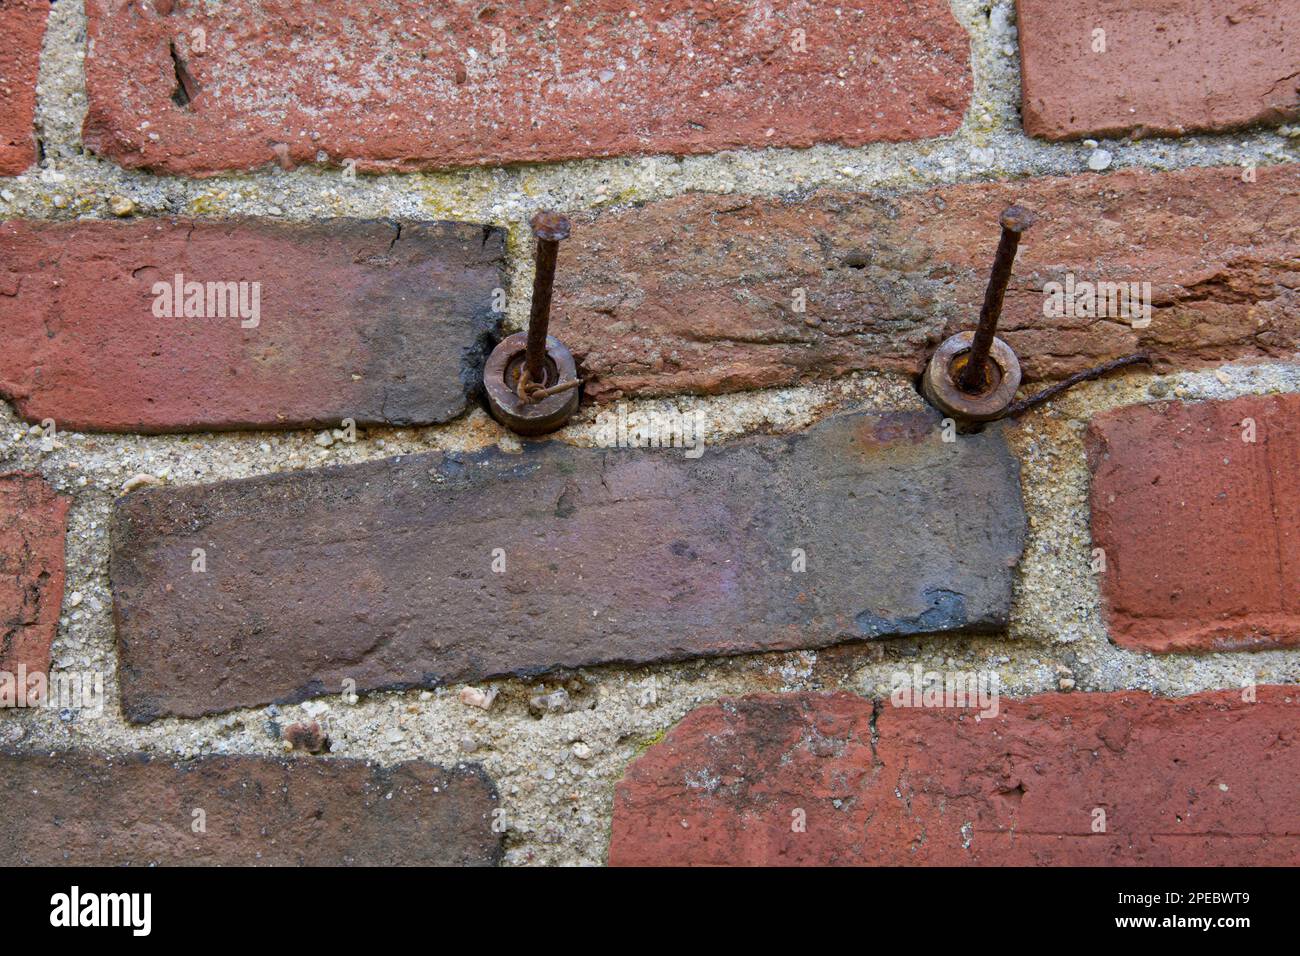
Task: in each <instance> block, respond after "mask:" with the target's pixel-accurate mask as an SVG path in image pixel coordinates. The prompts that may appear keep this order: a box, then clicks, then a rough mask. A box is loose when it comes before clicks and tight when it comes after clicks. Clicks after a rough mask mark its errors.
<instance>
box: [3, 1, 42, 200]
mask: <svg viewBox="0 0 1300 956" xmlns="http://www.w3.org/2000/svg"><path fill="white" fill-rule="evenodd" d="M49 15H50V4H49V0H0V33H3V34H4V37H5V39H4V42H3V43H0V176H13V175H16V174H18V173H21V172H22V171H23V170H24V169H26V168H27V167H28V166H30V165H31V164H32V163H34V162H36V133H35V131H34V130H33V128H32V123H33V120H34V119H35V117H36V71H37V68H38V67H39V65H40V60H41V41H42V40H44V39H45V21H46V19H47V18H48V17H49Z"/></svg>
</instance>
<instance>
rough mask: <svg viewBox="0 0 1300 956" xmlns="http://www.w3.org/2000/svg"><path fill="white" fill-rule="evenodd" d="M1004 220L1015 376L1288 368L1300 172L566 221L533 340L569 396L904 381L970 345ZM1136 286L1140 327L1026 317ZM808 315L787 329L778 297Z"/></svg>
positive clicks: (954, 189)
mask: <svg viewBox="0 0 1300 956" xmlns="http://www.w3.org/2000/svg"><path fill="white" fill-rule="evenodd" d="M1013 202H1018V203H1021V204H1023V205H1026V206H1028V207H1030V208H1031V209H1034V210H1036V211H1037V212H1038V213H1039V214H1040V215H1041V217H1042V218H1041V221H1040V222H1039V224H1038V225H1037V226H1035V227H1034V229H1033V230H1031V231H1030V232H1029V233H1027V234H1026V236H1025V238H1024V239H1023V241H1022V243H1021V247H1020V254H1019V256H1018V257H1017V259H1016V266H1015V274H1014V275H1013V277H1012V281H1011V287H1010V289H1009V291H1008V292H1007V298H1006V311H1005V313H1004V318H1003V322H1002V330H1003V331H1001V332H1000V333H999V334H1000V335H1002V336H1003V337H1004V338H1005V339H1006V340H1007V341H1008V342H1009V343H1010V344H1011V345H1012V347H1013V348H1015V349H1016V351H1017V352H1018V354H1019V356H1020V360H1021V363H1022V364H1023V366H1024V367H1025V372H1026V376H1027V377H1028V378H1029V379H1030V380H1032V379H1035V378H1038V379H1042V378H1058V377H1063V376H1066V375H1069V374H1072V373H1074V372H1077V371H1080V370H1081V369H1085V368H1089V367H1091V366H1092V365H1095V364H1097V363H1098V362H1100V361H1103V360H1105V359H1110V358H1115V357H1118V356H1120V355H1125V354H1128V353H1130V352H1133V351H1135V350H1137V349H1138V348H1144V349H1146V350H1148V351H1150V352H1151V353H1152V355H1153V356H1154V357H1155V359H1156V362H1157V367H1158V368H1161V369H1168V368H1172V367H1182V366H1188V365H1195V364H1200V363H1206V362H1210V363H1215V364H1219V363H1221V362H1222V361H1224V360H1226V359H1235V358H1260V357H1268V358H1282V359H1292V358H1294V357H1295V356H1296V353H1297V350H1298V349H1300V292H1297V288H1298V287H1300V281H1298V275H1300V273H1298V272H1297V267H1296V262H1297V260H1300V165H1297V164H1290V165H1285V166H1276V167H1261V168H1260V169H1259V170H1258V171H1257V177H1256V181H1255V182H1253V183H1248V182H1243V181H1242V170H1241V169H1239V168H1223V169H1189V170H1182V171H1178V172H1168V173H1152V172H1146V171H1140V170H1129V171H1122V172H1117V173H1114V174H1111V175H1107V176H1096V175H1092V174H1088V175H1082V176H1073V177H1048V178H1040V179H1029V180H1023V181H1019V182H1010V183H1006V182H1003V183H976V184H969V185H961V186H949V187H942V188H937V189H928V190H923V191H919V192H914V193H906V194H902V195H896V196H888V195H881V194H852V193H835V192H817V193H813V194H812V195H811V196H807V197H789V198H787V199H768V198H759V197H753V196H749V197H746V196H708V195H702V194H688V195H683V196H678V197H676V198H673V199H668V200H664V201H662V202H655V203H650V204H647V205H645V206H640V207H635V208H619V209H615V210H610V211H608V212H603V213H600V214H596V215H592V214H588V215H586V216H585V217H583V216H580V217H576V219H575V224H574V232H573V238H572V239H570V240H569V241H568V243H566V244H565V246H564V247H563V251H562V252H561V254H560V270H559V275H558V278H557V284H556V312H555V319H554V322H553V327H552V330H553V331H554V333H555V334H556V335H557V336H559V337H560V338H562V339H563V340H564V341H565V342H566V344H568V345H569V346H570V348H572V349H573V351H574V352H575V353H577V354H579V355H580V356H584V358H583V366H584V368H585V369H586V372H587V373H588V374H589V376H590V379H589V382H588V384H587V386H586V392H587V394H588V395H591V396H594V397H595V398H596V399H597V400H601V401H609V400H613V399H615V398H618V397H619V396H620V395H667V394H671V393H675V392H694V393H705V394H713V393H719V392H728V391H736V390H740V389H750V388H764V387H771V386H779V385H790V384H794V383H798V382H804V381H810V380H815V379H825V378H832V377H835V376H841V375H845V374H847V373H849V372H853V371H857V370H864V369H879V370H888V371H901V372H907V373H911V374H917V373H919V372H920V370H921V369H922V368H923V366H924V363H925V361H926V359H927V358H928V356H929V354H930V352H931V351H933V349H934V348H935V346H936V345H937V344H938V343H939V342H940V341H942V339H943V338H945V337H946V336H948V335H950V334H952V333H953V332H955V331H958V330H959V329H962V328H973V327H974V324H975V321H976V319H977V317H978V315H979V308H980V302H981V300H982V297H983V294H984V286H985V283H986V282H987V280H988V270H989V265H990V263H991V262H992V258H993V250H994V248H995V247H996V245H997V236H998V227H997V221H998V214H999V213H1000V212H1001V211H1002V209H1003V208H1005V207H1006V206H1008V205H1010V204H1011V203H1013ZM1069 272H1073V273H1074V275H1075V277H1076V279H1077V280H1078V281H1079V282H1083V281H1089V282H1095V281H1097V280H1102V281H1108V282H1149V283H1150V284H1151V297H1152V306H1153V308H1152V315H1151V324H1150V326H1148V327H1147V328H1145V329H1137V328H1134V327H1133V326H1132V325H1131V324H1130V323H1129V322H1128V321H1126V320H1124V319H1115V318H1091V317H1088V318H1085V317H1082V316H1079V317H1069V318H1065V317H1059V318H1058V317H1051V318H1048V317H1045V316H1044V311H1043V302H1044V296H1043V287H1044V285H1045V284H1046V283H1048V282H1054V281H1055V282H1062V283H1063V282H1064V281H1065V279H1066V275H1067V273H1069ZM799 289H802V290H804V294H805V296H806V300H807V311H806V312H804V313H799V312H795V311H794V304H795V299H794V297H795V295H796V290H799Z"/></svg>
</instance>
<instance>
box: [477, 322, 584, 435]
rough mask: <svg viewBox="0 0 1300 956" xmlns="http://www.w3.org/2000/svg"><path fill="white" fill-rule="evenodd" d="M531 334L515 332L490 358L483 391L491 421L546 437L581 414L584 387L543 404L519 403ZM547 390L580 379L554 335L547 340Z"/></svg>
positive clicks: (575, 368)
mask: <svg viewBox="0 0 1300 956" xmlns="http://www.w3.org/2000/svg"><path fill="white" fill-rule="evenodd" d="M527 348H528V333H527V332H516V333H515V334H514V335H511V336H508V337H506V338H504V339H502V340H501V342H500V343H499V344H498V345H497V347H496V348H494V349H493V350H492V354H491V355H489V356H488V360H487V365H485V366H484V368H483V388H484V391H485V392H486V393H487V402H488V408H489V410H491V412H492V417H493V418H495V419H496V420H497V421H499V422H500V423H501V424H502V425H505V426H506V428H509V429H510V430H511V431H514V432H518V433H519V434H521V435H545V434H546V433H547V432H553V431H555V430H556V429H557V428H561V427H563V425H564V423H565V422H567V421H568V420H569V419H570V418H572V417H573V413H574V412H576V411H577V410H578V398H579V392H580V391H581V386H575V387H574V388H571V389H569V390H568V391H564V392H559V393H557V394H555V395H548V396H546V397H545V398H543V399H542V400H541V401H537V402H533V403H531V404H526V403H524V402H522V401H520V399H519V394H518V392H517V391H516V389H517V388H518V387H519V373H520V372H521V371H522V370H523V367H524V352H525V351H526V349H527ZM545 371H546V381H544V382H543V383H542V385H543V386H545V387H546V388H552V387H554V386H556V385H559V384H560V383H561V382H572V381H574V380H576V379H577V377H578V366H577V363H575V362H574V361H573V355H572V354H571V353H570V352H569V350H568V349H567V348H565V346H564V343H563V342H561V341H560V340H559V339H557V338H556V337H555V336H553V335H548V336H547V337H546V370H545Z"/></svg>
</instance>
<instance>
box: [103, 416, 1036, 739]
mask: <svg viewBox="0 0 1300 956" xmlns="http://www.w3.org/2000/svg"><path fill="white" fill-rule="evenodd" d="M691 454H694V452H691ZM970 501H978V503H979V506H978V507H977V508H968V507H967V503H968V502H970ZM959 515H960V517H959ZM1024 527H1025V518H1024V511H1023V506H1022V504H1021V500H1020V486H1019V476H1018V466H1017V463H1016V461H1015V459H1014V458H1013V457H1012V456H1011V454H1010V452H1009V450H1008V448H1007V446H1006V444H1005V441H1004V439H1003V437H1002V434H1001V431H1000V430H999V429H998V428H996V427H995V428H990V429H988V430H987V431H985V432H984V433H982V434H979V435H969V436H962V437H961V438H960V440H959V441H957V442H956V443H955V444H950V443H945V442H943V441H942V440H941V432H940V429H939V422H938V419H937V416H933V415H931V414H929V413H909V414H902V415H885V416H878V415H868V414H857V415H844V416H838V417H832V418H830V419H828V420H826V421H824V422H822V423H821V424H819V425H817V426H814V427H813V428H810V429H809V430H807V431H805V432H802V433H800V434H797V435H793V436H789V437H770V436H769V437H755V438H750V439H744V440H740V441H736V442H732V443H728V444H725V445H722V446H719V447H717V448H706V449H704V450H703V453H702V455H701V457H698V458H693V459H692V458H686V457H684V456H683V452H682V450H681V449H676V450H674V449H644V448H622V449H607V450H606V449H590V448H574V447H571V446H567V445H562V444H560V443H558V442H547V443H541V444H534V443H529V444H526V445H525V446H524V450H523V452H522V453H520V454H508V453H504V452H502V451H500V450H498V449H495V448H494V449H491V450H488V451H483V452H478V453H475V454H469V455H460V454H445V455H444V454H441V453H433V454H422V455H412V456H403V457H401V458H393V459H388V460H382V461H372V462H367V463H365V464H359V465H348V466H344V467H336V468H326V469H321V470H317V471H308V472H299V473H293V474H279V475H272V476H267V477H263V478H255V479H248V480H242V481H233V482H225V483H222V484H216V485H208V486H194V487H188V488H182V487H159V488H145V489H141V490H139V491H135V492H132V493H131V494H129V495H127V496H125V497H124V498H121V499H119V500H118V502H117V503H116V505H115V510H114V516H113V521H112V562H111V569H110V571H111V581H112V587H113V597H114V615H115V619H116V624H117V636H118V648H119V653H120V664H119V668H118V671H119V675H120V680H121V687H122V702H123V709H124V710H125V712H126V715H127V717H128V719H130V720H133V721H138V722H139V721H151V720H153V719H155V718H157V717H161V716H165V715H180V716H195V715H199V714H206V713H212V712H215V711H221V710H226V709H229V708H233V707H239V706H245V705H250V704H257V703H265V702H270V701H296V700H302V699H303V698H305V697H310V696H316V695H322V694H332V693H337V692H339V691H340V690H342V689H343V688H344V686H345V685H344V682H345V681H348V680H351V681H355V687H356V689H357V690H359V691H365V690H376V689H381V688H405V687H412V686H434V685H438V684H443V683H448V682H457V681H471V680H477V679H479V678H483V677H489V676H493V675H505V674H512V675H520V676H532V675H535V674H540V673H543V672H546V671H549V670H552V669H555V668H561V667H579V666H584V665H589V664H601V663H616V662H617V663H641V662H648V661H660V660H680V659H685V658H691V657H698V656H707V655H725V654H739V653H745V652H752V651H766V650H787V649H791V648H804V647H820V646H824V645H828V644H833V643H837V642H842V641H847V640H861V639H870V638H877V637H887V636H890V635H896V634H916V633H931V632H937V631H947V630H953V629H967V630H972V631H996V630H998V629H1000V628H1002V627H1004V626H1005V625H1006V622H1007V618H1008V614H1009V608H1010V601H1011V576H1012V568H1013V567H1014V566H1015V564H1016V561H1017V559H1018V557H1019V555H1020V552H1021V548H1022V546H1023V539H1024ZM195 548H202V549H204V552H205V563H206V571H203V572H201V573H195V572H193V571H192V570H191V553H192V551H193V549H195ZM800 566H802V567H803V568H804V570H798V568H799V567H800Z"/></svg>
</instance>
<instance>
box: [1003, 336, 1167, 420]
mask: <svg viewBox="0 0 1300 956" xmlns="http://www.w3.org/2000/svg"><path fill="white" fill-rule="evenodd" d="M1150 362H1151V356H1150V355H1149V354H1147V353H1146V352H1135V353H1134V354H1132V355H1126V356H1124V357H1123V358H1117V359H1114V360H1112V361H1110V362H1103V363H1102V364H1101V365H1098V366H1096V367H1095V368H1090V369H1086V370H1085V371H1082V372H1076V373H1075V374H1074V375H1071V376H1070V377H1069V378H1066V379H1062V380H1061V381H1059V382H1057V383H1056V384H1055V385H1049V386H1048V387H1047V388H1045V389H1043V390H1042V391H1041V392H1036V393H1035V394H1033V395H1030V396H1029V397H1028V398H1022V399H1021V400H1020V401H1018V402H1012V403H1011V404H1010V405H1008V406H1007V409H1006V411H1004V412H1003V413H1002V414H1001V415H999V416H998V418H1019V417H1020V416H1021V415H1023V414H1024V413H1025V412H1027V411H1030V410H1031V409H1034V408H1037V407H1038V406H1039V405H1042V404H1043V403H1044V402H1050V401H1051V400H1052V399H1054V398H1055V397H1056V396H1057V395H1060V394H1061V393H1062V392H1064V391H1065V390H1066V389H1070V388H1073V387H1074V386H1075V385H1078V384H1079V383H1080V382H1090V381H1092V380H1093V379H1098V378H1101V377H1102V376H1103V375H1108V374H1110V373H1111V372H1114V371H1117V370H1119V369H1122V368H1127V367H1128V366H1130V365H1140V364H1143V363H1145V364H1150Z"/></svg>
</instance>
